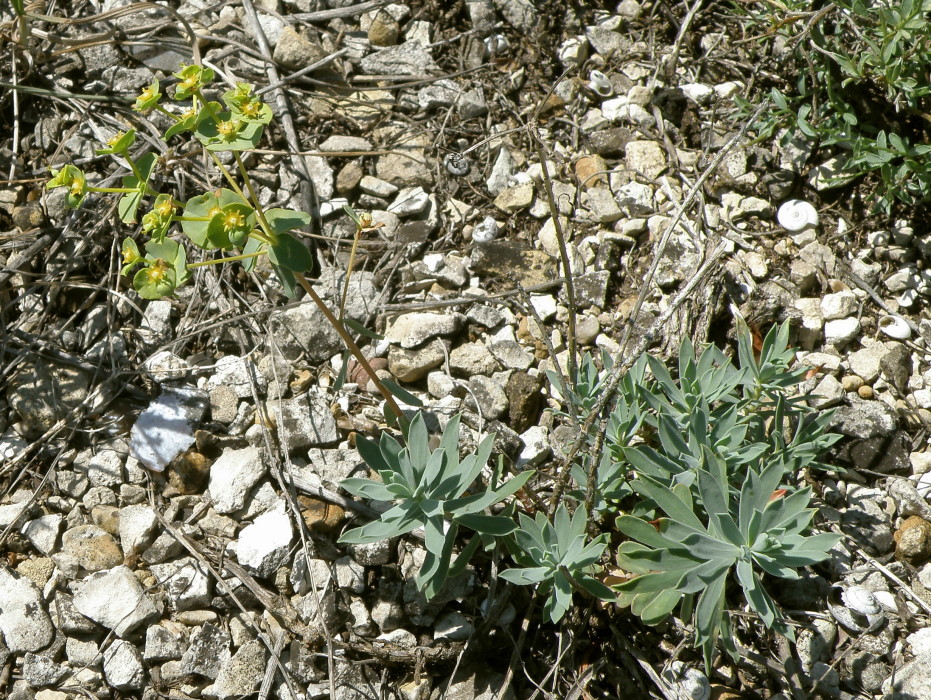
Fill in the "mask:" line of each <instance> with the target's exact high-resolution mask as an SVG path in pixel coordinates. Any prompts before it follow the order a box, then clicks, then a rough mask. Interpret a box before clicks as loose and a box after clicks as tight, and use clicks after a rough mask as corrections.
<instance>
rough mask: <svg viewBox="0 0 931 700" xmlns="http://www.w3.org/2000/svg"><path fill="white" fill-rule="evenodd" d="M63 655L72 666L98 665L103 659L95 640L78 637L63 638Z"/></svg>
mask: <svg viewBox="0 0 931 700" xmlns="http://www.w3.org/2000/svg"><path fill="white" fill-rule="evenodd" d="M65 656H66V657H67V659H68V663H69V664H71V665H72V666H73V667H78V666H99V665H100V662H101V661H102V660H103V656H102V655H101V653H100V650H99V649H98V648H97V642H95V641H93V640H90V639H88V640H84V639H79V638H78V637H66V638H65Z"/></svg>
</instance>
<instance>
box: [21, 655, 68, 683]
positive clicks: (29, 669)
mask: <svg viewBox="0 0 931 700" xmlns="http://www.w3.org/2000/svg"><path fill="white" fill-rule="evenodd" d="M67 673H68V668H67V667H66V666H62V665H61V664H56V663H55V662H54V661H52V660H51V659H50V658H49V657H47V656H44V655H42V654H33V653H32V652H26V655H25V656H24V657H23V678H25V679H26V682H27V683H29V685H31V686H32V687H33V688H44V687H46V686H50V685H55V684H57V683H58V681H60V680H61V679H62V678H64V677H65V675H66V674H67Z"/></svg>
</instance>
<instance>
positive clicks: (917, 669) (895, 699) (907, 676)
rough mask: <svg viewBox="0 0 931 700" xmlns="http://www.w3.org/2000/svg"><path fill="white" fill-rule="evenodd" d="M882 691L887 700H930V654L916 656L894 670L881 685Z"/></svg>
mask: <svg viewBox="0 0 931 700" xmlns="http://www.w3.org/2000/svg"><path fill="white" fill-rule="evenodd" d="M882 691H883V693H884V697H886V698H889V700H909V699H911V698H931V654H922V655H920V656H916V657H915V658H914V659H912V660H911V661H909V662H907V663H905V664H904V665H902V666H901V667H899V668H898V669H896V672H895V675H893V676H890V677H889V678H888V679H886V680H885V682H883V683H882Z"/></svg>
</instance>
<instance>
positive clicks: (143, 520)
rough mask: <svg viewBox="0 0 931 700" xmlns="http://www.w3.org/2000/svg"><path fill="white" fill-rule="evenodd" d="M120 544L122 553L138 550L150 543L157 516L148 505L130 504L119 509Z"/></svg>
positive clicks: (154, 530) (156, 526)
mask: <svg viewBox="0 0 931 700" xmlns="http://www.w3.org/2000/svg"><path fill="white" fill-rule="evenodd" d="M119 514H120V517H119V528H120V545H121V546H122V548H123V553H124V554H129V553H130V552H139V551H141V550H142V549H144V548H146V547H148V546H149V545H150V544H152V540H153V539H154V538H155V533H156V529H157V528H158V518H157V517H156V515H155V511H154V510H153V509H152V508H150V507H149V506H143V505H131V506H126V507H125V508H121V509H120V511H119Z"/></svg>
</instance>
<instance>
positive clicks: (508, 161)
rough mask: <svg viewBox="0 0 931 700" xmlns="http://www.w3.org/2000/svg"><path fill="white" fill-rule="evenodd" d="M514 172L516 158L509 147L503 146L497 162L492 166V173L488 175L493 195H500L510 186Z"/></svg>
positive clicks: (489, 187)
mask: <svg viewBox="0 0 931 700" xmlns="http://www.w3.org/2000/svg"><path fill="white" fill-rule="evenodd" d="M513 172H514V160H513V159H512V158H511V153H510V151H508V149H507V148H501V150H499V151H498V156H497V157H496V158H495V163H494V165H493V166H492V167H491V174H490V175H489V176H488V180H487V181H486V183H485V184H486V186H487V187H488V191H489V192H491V194H492V195H493V196H498V195H499V194H501V193H502V192H503V191H504V189H505V188H506V187H507V186H508V181H509V180H510V177H511V174H512V173H513Z"/></svg>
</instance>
